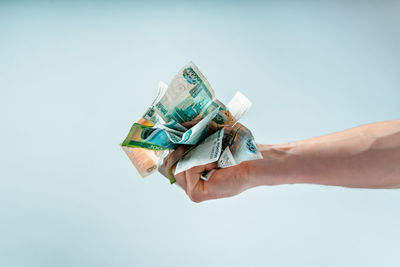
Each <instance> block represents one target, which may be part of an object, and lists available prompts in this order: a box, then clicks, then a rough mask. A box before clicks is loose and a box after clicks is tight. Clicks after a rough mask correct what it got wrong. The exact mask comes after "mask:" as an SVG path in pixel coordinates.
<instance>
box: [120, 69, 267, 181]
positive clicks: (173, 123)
mask: <svg viewBox="0 0 400 267" xmlns="http://www.w3.org/2000/svg"><path fill="white" fill-rule="evenodd" d="M250 106H251V102H250V101H249V100H248V99H247V98H246V97H245V96H244V95H242V94H241V93H239V92H238V93H236V95H235V96H234V97H233V99H232V100H231V101H230V102H229V103H228V104H227V105H226V106H225V105H224V104H222V103H221V102H220V101H219V100H218V99H216V98H215V94H214V91H213V89H212V88H211V85H210V84H209V82H208V81H207V79H206V78H205V77H204V76H203V74H202V73H201V72H200V71H199V70H198V68H197V66H195V65H194V64H193V63H189V64H188V65H186V66H185V67H184V68H182V69H181V70H180V71H179V73H178V74H177V75H176V76H175V77H174V78H173V80H172V81H171V83H170V84H169V85H168V86H167V85H166V84H165V83H163V82H160V83H159V92H158V95H157V97H156V99H155V100H154V101H153V103H152V104H151V105H150V107H149V108H148V109H147V111H146V112H145V114H144V115H143V117H142V118H141V119H140V120H139V121H138V122H137V123H134V124H133V126H132V127H131V130H130V131H129V134H128V136H127V137H126V138H125V140H124V141H123V143H122V148H123V149H124V151H125V152H126V154H127V155H128V157H129V158H130V159H131V161H132V163H133V164H134V165H135V167H136V168H137V169H138V171H139V173H140V174H141V175H142V176H143V177H145V176H147V175H149V174H151V173H154V172H155V171H157V170H158V169H159V167H160V166H162V163H163V161H164V159H165V158H166V157H167V156H168V154H171V153H172V152H173V151H174V150H176V149H178V148H179V147H180V146H182V145H184V146H185V148H186V149H185V153H184V154H180V157H179V158H176V159H175V162H174V164H173V165H171V166H170V168H169V170H168V172H167V173H166V175H167V176H168V177H169V178H170V180H171V182H174V181H175V178H174V176H175V175H177V174H179V173H182V172H184V171H187V170H189V169H192V168H193V167H195V166H204V165H207V164H210V163H214V164H213V165H212V166H214V168H213V169H216V168H227V167H231V166H235V165H237V164H240V163H241V162H243V161H248V160H255V159H260V158H262V156H261V153H260V152H259V150H258V147H257V145H256V144H255V141H254V137H253V135H252V134H251V132H250V130H248V129H247V128H246V127H244V126H243V125H242V124H240V123H238V122H237V121H238V120H239V119H240V118H241V117H242V116H243V114H244V113H246V111H247V110H248V109H249V108H250ZM175 155H176V154H175ZM175 164H176V168H175ZM172 166H174V169H173V170H172ZM210 166H211V165H210ZM207 171H211V169H210V170H207ZM161 172H162V173H163V171H161ZM211 174H212V172H208V173H206V172H204V173H203V175H202V176H201V177H202V179H203V180H208V179H209V178H210V176H211Z"/></svg>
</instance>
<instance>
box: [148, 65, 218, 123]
mask: <svg viewBox="0 0 400 267" xmlns="http://www.w3.org/2000/svg"><path fill="white" fill-rule="evenodd" d="M218 107H221V108H225V106H224V105H223V104H222V103H221V102H219V101H218V100H216V99H215V95H214V90H213V89H212V87H211V85H210V84H209V82H208V81H207V79H206V78H205V77H204V75H203V74H202V73H201V72H200V71H199V69H198V68H197V67H196V66H195V65H194V64H193V62H190V63H189V64H188V65H186V66H185V67H183V68H182V69H181V70H180V71H179V73H178V74H177V75H176V76H175V77H174V78H173V79H172V81H171V83H170V84H169V86H168V89H167V90H166V92H165V94H164V95H163V96H162V97H161V98H160V100H159V101H157V103H156V104H155V110H156V111H157V113H158V115H159V116H160V117H161V118H162V119H163V120H164V121H165V122H169V121H171V120H174V121H176V122H178V123H182V122H188V121H192V120H196V119H201V118H204V117H205V116H206V115H207V114H209V113H210V112H211V111H213V110H214V109H216V108H218Z"/></svg>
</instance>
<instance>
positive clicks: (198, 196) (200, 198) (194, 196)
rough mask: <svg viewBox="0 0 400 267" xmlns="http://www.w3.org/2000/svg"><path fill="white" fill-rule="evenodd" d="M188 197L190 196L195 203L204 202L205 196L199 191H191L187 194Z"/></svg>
mask: <svg viewBox="0 0 400 267" xmlns="http://www.w3.org/2000/svg"><path fill="white" fill-rule="evenodd" d="M187 195H188V196H189V198H190V200H192V201H193V202H195V203H199V202H202V201H204V196H203V195H202V194H201V193H199V192H198V191H190V192H188V193H187Z"/></svg>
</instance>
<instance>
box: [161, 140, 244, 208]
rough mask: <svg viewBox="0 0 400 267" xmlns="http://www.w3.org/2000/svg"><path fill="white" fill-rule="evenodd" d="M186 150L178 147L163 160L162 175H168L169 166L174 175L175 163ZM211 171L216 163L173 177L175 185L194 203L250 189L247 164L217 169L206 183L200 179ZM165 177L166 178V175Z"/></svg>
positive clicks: (215, 166)
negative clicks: (203, 174) (206, 172)
mask: <svg viewBox="0 0 400 267" xmlns="http://www.w3.org/2000/svg"><path fill="white" fill-rule="evenodd" d="M188 148H189V147H188V146H183V145H182V146H179V147H178V148H177V149H176V150H175V151H174V152H172V153H171V154H170V155H169V156H168V157H167V158H166V159H165V161H164V171H165V173H164V175H165V174H167V173H168V171H169V169H170V168H171V166H172V172H173V173H175V167H176V163H177V161H178V160H179V159H180V158H181V157H182V155H183V154H184V153H185V151H186V150H187V149H188ZM212 169H217V162H213V163H210V164H207V165H203V166H196V167H193V168H191V169H189V170H187V171H184V172H181V173H178V174H177V175H175V179H176V183H177V184H178V185H179V186H180V187H181V188H182V189H183V190H185V192H186V194H187V195H188V196H189V198H190V199H191V200H192V201H194V202H201V201H204V200H209V199H216V198H223V197H231V196H234V195H237V194H239V193H241V192H243V191H244V190H246V189H248V188H250V187H252V185H251V182H250V179H249V175H248V164H247V162H243V163H241V164H239V165H236V166H233V167H229V168H224V169H217V170H216V171H215V172H214V173H213V174H212V175H211V177H210V179H209V180H208V181H204V180H202V179H201V178H200V176H201V174H202V173H204V172H205V171H210V170H212ZM165 176H166V177H168V175H165Z"/></svg>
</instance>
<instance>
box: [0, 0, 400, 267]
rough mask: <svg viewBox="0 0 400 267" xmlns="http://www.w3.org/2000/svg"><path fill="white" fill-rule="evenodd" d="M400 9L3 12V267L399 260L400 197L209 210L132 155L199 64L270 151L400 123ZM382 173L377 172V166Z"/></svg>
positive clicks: (281, 195)
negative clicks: (167, 99) (155, 104)
mask: <svg viewBox="0 0 400 267" xmlns="http://www.w3.org/2000/svg"><path fill="white" fill-rule="evenodd" d="M399 13H400V3H399V1H392V2H390V1H342V2H332V1H270V2H247V1H243V2H237V1H232V2H228V1H226V2H225V1H216V2H214V1H206V2H203V1H179V2H171V1H158V2H157V1H156V2H150V1H148V2H147V1H140V2H133V1H110V2H105V1H97V2H95V1H72V2H67V1H65V2H60V1H26V2H18V1H16V2H14V1H1V2H0V125H1V126H0V147H1V153H0V266H4V267H22V266H27V267H28V266H29V267H36V266H38V267H39V266H40V267H47V266H52V267H53V266H57V267H64V266H74V267H75V266H96V267H100V266H113V267H118V266H123V267H125V266H138V267H145V266H194V267H196V266H307V267H310V266H364V267H366V266H399V265H400V259H399V251H400V212H399V205H400V191H399V190H367V189H346V188H340V187H325V186H317V185H282V186H274V187H259V188H255V189H252V190H249V191H247V192H245V193H243V194H241V195H239V196H236V197H233V198H228V199H221V200H215V201H208V202H204V203H199V204H196V203H193V202H191V201H190V200H189V198H188V197H187V196H186V195H185V194H184V192H183V191H182V190H180V189H179V188H178V187H177V186H174V185H170V184H169V182H168V181H167V180H166V179H165V178H164V177H163V176H161V175H160V174H155V175H153V176H150V177H148V178H146V179H142V178H141V177H140V176H139V175H138V173H137V172H136V170H135V168H134V167H133V165H132V164H131V162H130V161H129V159H128V158H127V157H126V155H125V154H124V153H123V151H122V149H121V148H120V146H119V144H120V143H121V141H122V140H123V139H124V138H125V136H126V134H127V133H128V131H129V128H130V126H131V124H132V123H133V122H134V121H136V120H137V119H138V118H140V116H141V115H142V114H143V112H144V111H145V109H146V108H147V107H148V105H149V104H150V103H151V101H152V100H153V98H154V97H155V95H156V91H157V83H158V81H159V80H163V81H165V82H167V83H169V82H170V81H171V79H172V77H173V76H174V75H175V74H176V73H177V72H178V70H179V69H180V68H181V67H182V66H183V65H185V64H186V63H188V62H189V61H190V60H192V61H194V62H195V63H196V64H197V65H198V67H199V68H200V70H201V71H202V72H203V74H204V75H205V76H206V77H207V78H208V80H209V81H210V83H211V84H212V86H213V88H214V90H215V91H216V95H217V97H218V98H219V99H220V100H221V101H223V102H225V103H227V102H228V101H229V99H230V98H231V97H232V96H233V95H234V93H235V92H236V91H237V90H240V91H241V92H242V93H244V94H245V95H246V96H248V98H250V99H251V100H252V101H253V107H252V108H251V110H250V111H249V112H248V113H247V114H246V115H245V116H244V117H243V119H242V122H243V123H244V124H245V125H246V126H248V127H249V128H250V129H251V130H252V132H253V134H254V136H255V138H256V141H257V142H258V143H268V144H273V143H282V142H288V141H294V140H299V139H304V138H309V137H314V136H319V135H323V134H328V133H331V132H335V131H340V130H344V129H347V128H351V127H355V126H358V125H362V124H366V123H371V122H375V121H382V120H390V119H399V118H400V75H399V74H400V48H399V47H400V31H399V27H400V16H399ZM371 164H373V163H371Z"/></svg>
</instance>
